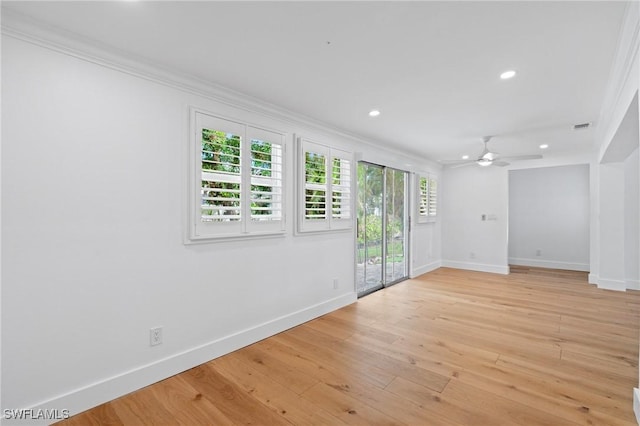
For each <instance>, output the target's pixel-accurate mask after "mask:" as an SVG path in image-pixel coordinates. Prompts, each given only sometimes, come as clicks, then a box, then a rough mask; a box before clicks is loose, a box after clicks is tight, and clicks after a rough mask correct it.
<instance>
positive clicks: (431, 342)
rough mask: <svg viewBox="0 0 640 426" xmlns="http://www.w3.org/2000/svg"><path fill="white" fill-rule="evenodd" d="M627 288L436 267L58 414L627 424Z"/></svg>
mask: <svg viewBox="0 0 640 426" xmlns="http://www.w3.org/2000/svg"><path fill="white" fill-rule="evenodd" d="M639 312H640V292H626V293H621V292H620V293H619V292H612V291H606V290H598V289H596V288H595V287H593V286H591V285H589V284H588V283H587V276H586V274H584V273H579V272H562V271H560V272H559V271H551V270H540V269H529V268H514V269H513V270H512V274H511V275H509V276H501V275H494V274H486V273H479V272H469V271H460V270H454V269H446V268H442V269H439V270H437V271H434V272H431V273H429V274H426V275H423V276H421V277H419V278H418V279H414V280H409V281H405V282H403V283H400V284H397V285H395V286H393V287H390V288H388V289H386V290H383V291H379V292H377V293H374V294H371V295H369V296H366V297H364V298H362V299H360V300H359V301H358V302H357V303H354V304H352V305H350V306H347V307H345V308H343V309H340V310H338V311H336V312H333V313H331V314H329V315H325V316H323V317H321V318H318V319H316V320H313V321H310V322H308V323H306V324H303V325H301V326H299V327H296V328H293V329H291V330H288V331H286V332H284V333H281V334H279V335H277V336H274V337H271V338H269V339H266V340H263V341H261V342H259V343H256V344H254V345H251V346H249V347H246V348H244V349H241V350H239V351H236V352H234V353H232V354H229V355H227V356H224V357H221V358H218V359H216V360H213V361H211V362H208V363H206V364H203V365H201V366H198V367H196V368H193V369H191V370H189V371H186V372H184V373H182V374H179V375H177V376H174V377H171V378H169V379H167V380H164V381H162V382H159V383H157V384H154V385H152V386H149V387H147V388H144V389H141V390H140V391H137V392H135V393H132V394H130V395H127V396H124V397H122V398H119V399H117V400H114V401H112V402H109V403H107V404H103V405H101V406H99V407H96V408H95V409H92V410H89V411H87V412H85V413H82V414H80V415H77V416H75V417H72V418H71V419H69V420H67V421H65V422H63V424H65V425H83V426H84V425H91V424H100V425H111V424H113V425H120V424H125V425H144V424H148V425H161V424H184V425H198V424H210V425H214V424H215V425H218V424H220V425H225V424H266V425H281V424H285V425H290V424H321V425H334V424H342V423H348V424H409V425H503V424H504V425H516V424H517V425H554V426H555V425H573V424H583V425H634V426H636V425H637V423H636V421H635V418H634V415H633V408H632V405H633V402H632V395H633V387H637V386H638V335H639V329H640V327H639V321H638V320H639Z"/></svg>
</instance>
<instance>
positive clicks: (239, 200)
mask: <svg viewBox="0 0 640 426" xmlns="http://www.w3.org/2000/svg"><path fill="white" fill-rule="evenodd" d="M192 120H193V121H192V122H193V123H194V124H193V126H194V129H193V142H192V148H191V153H192V157H191V165H192V166H191V169H192V175H191V185H192V188H193V189H192V196H191V199H192V201H191V206H192V207H191V211H190V214H189V217H190V224H189V228H190V232H189V239H190V240H191V241H197V240H206V239H212V238H232V237H237V236H247V235H249V236H250V235H254V234H260V233H281V232H283V231H284V207H283V206H284V194H283V174H284V169H283V167H284V134H282V133H278V132H274V131H270V130H265V129H261V128H258V127H254V126H249V125H247V124H245V123H239V122H235V121H232V120H227V119H223V118H220V117H215V116H213V115H210V114H206V113H204V112H199V111H195V110H194V111H192Z"/></svg>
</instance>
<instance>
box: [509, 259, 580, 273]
mask: <svg viewBox="0 0 640 426" xmlns="http://www.w3.org/2000/svg"><path fill="white" fill-rule="evenodd" d="M509 265H520V266H533V267H536V268H549V269H566V270H568V271H583V272H589V270H590V269H591V267H590V265H589V264H588V263H573V262H559V261H555V260H541V259H525V258H517V257H510V258H509Z"/></svg>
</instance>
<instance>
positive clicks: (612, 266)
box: [598, 163, 625, 290]
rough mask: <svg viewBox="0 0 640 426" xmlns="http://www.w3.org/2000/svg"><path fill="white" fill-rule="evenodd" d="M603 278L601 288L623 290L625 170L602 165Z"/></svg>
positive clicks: (600, 283) (601, 231) (601, 242)
mask: <svg viewBox="0 0 640 426" xmlns="http://www.w3.org/2000/svg"><path fill="white" fill-rule="evenodd" d="M599 222H600V268H599V270H600V272H599V273H600V275H599V278H598V287H601V288H607V289H611V290H624V289H625V280H624V258H625V255H624V232H625V230H624V167H623V164H621V163H612V164H601V165H600V216H599Z"/></svg>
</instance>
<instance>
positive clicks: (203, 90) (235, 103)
mask: <svg viewBox="0 0 640 426" xmlns="http://www.w3.org/2000/svg"><path fill="white" fill-rule="evenodd" d="M1 30H2V35H3V36H8V37H13V38H15V39H18V40H22V41H24V42H27V43H30V44H34V45H37V46H39V47H42V48H45V49H48V50H52V51H55V52H57V53H61V54H63V55H67V56H71V57H74V58H77V59H80V60H83V61H86V62H90V63H93V64H95V65H99V66H102V67H105V68H109V69H112V70H116V71H119V72H122V73H125V74H129V75H132V76H135V77H138V78H141V79H145V80H148V81H151V82H154V83H157V84H161V85H164V86H167V87H170V88H173V89H177V90H180V91H182V92H186V93H190V94H194V95H197V96H202V97H205V98H208V99H211V100H213V101H216V102H219V103H222V104H225V105H229V106H231V107H234V108H239V109H243V110H245V111H249V112H253V113H259V114H262V115H264V116H267V117H270V118H273V119H276V120H281V121H285V122H289V123H295V124H301V125H303V126H305V127H308V128H309V129H310V130H314V131H320V132H322V133H329V134H332V135H335V136H338V137H341V138H345V139H348V140H351V141H353V142H357V143H359V144H362V145H365V146H369V147H371V148H374V149H376V150H379V151H383V152H386V153H388V154H392V155H393V156H394V157H395V156H398V154H399V152H398V150H397V149H393V147H390V145H392V143H389V142H388V141H382V140H373V139H370V138H364V137H363V136H360V135H358V134H355V133H352V132H349V131H348V130H345V129H341V128H337V127H335V126H333V125H330V124H328V123H325V122H322V121H320V120H317V119H314V118H312V117H309V116H307V115H304V114H300V113H296V112H292V111H290V110H287V109H285V108H282V107H280V106H277V105H275V104H273V103H270V102H268V101H266V100H264V99H260V98H257V97H253V96H250V95H247V94H245V93H242V92H239V91H236V90H233V89H229V88H227V87H224V86H222V85H220V84H218V83H215V82H212V81H207V80H203V79H199V78H196V77H194V76H192V75H187V74H184V73H180V72H178V71H175V70H172V69H168V68H166V67H163V66H161V65H158V64H156V63H153V62H151V61H147V60H145V59H143V58H140V57H137V56H133V55H130V54H128V53H127V52H124V51H122V50H118V49H114V48H113V47H110V46H107V45H105V44H103V43H100V42H97V41H95V40H90V39H87V38H85V37H83V36H81V35H78V34H76V33H73V32H70V31H67V30H64V29H62V28H59V27H54V26H51V25H49V24H46V23H43V22H41V21H38V20H35V19H33V18H31V17H28V16H26V15H23V14H20V13H17V12H15V11H13V10H11V9H6V8H4V9H3V10H2V21H1ZM402 152H403V154H400V155H401V156H402V157H405V158H406V159H411V160H413V161H415V160H416V159H419V160H421V161H423V162H424V163H426V164H427V165H429V166H431V167H432V168H434V169H436V170H439V169H441V166H440V165H439V164H438V163H437V162H436V161H434V160H432V159H429V158H427V157H425V156H424V155H423V154H420V153H418V152H413V151H410V150H407V149H405V148H402Z"/></svg>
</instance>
